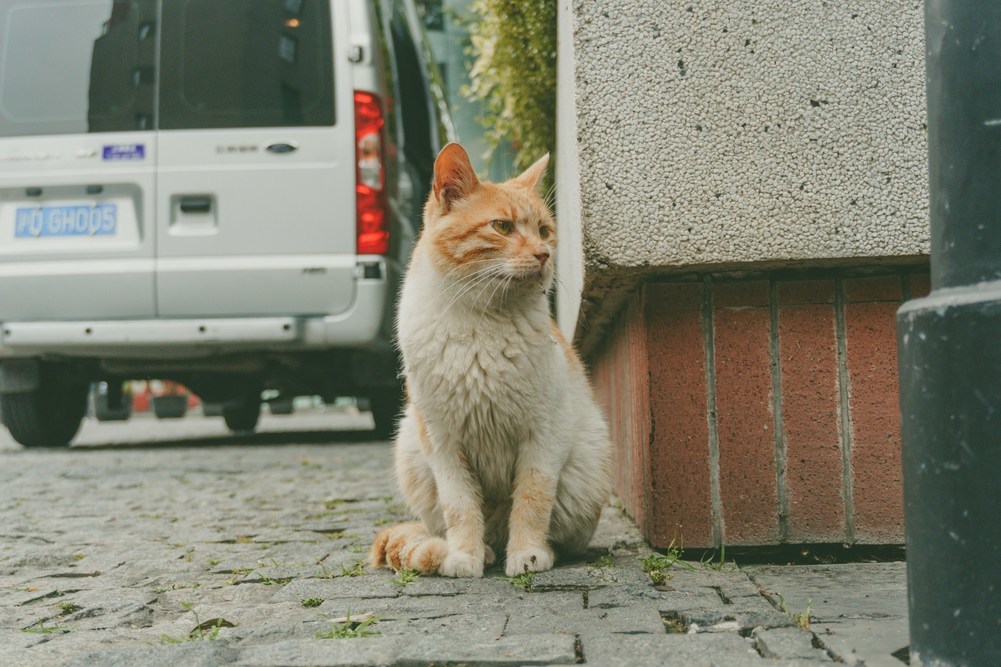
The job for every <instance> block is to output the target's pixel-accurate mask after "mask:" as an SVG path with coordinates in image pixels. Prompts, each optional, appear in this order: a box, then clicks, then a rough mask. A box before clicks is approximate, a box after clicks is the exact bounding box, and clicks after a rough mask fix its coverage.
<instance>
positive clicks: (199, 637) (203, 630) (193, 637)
mask: <svg viewBox="0 0 1001 667" xmlns="http://www.w3.org/2000/svg"><path fill="white" fill-rule="evenodd" d="M181 607H183V608H184V609H185V610H186V611H190V612H191V613H192V614H193V615H194V617H195V627H194V628H192V629H191V632H189V633H188V636H187V637H172V636H171V635H160V643H161V644H181V643H183V642H194V641H212V640H214V639H217V638H218V637H219V632H220V630H222V629H223V628H232V627H234V626H233V624H232V623H230V622H229V621H227V620H226V619H225V618H212V619H209V620H207V621H202V620H201V619H200V618H199V617H198V612H197V611H196V610H195V608H194V606H193V605H192V604H191V603H190V602H182V603H181Z"/></svg>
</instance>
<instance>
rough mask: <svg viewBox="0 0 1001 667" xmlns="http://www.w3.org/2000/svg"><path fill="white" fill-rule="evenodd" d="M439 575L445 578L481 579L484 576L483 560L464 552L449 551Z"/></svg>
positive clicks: (439, 569)
mask: <svg viewBox="0 0 1001 667" xmlns="http://www.w3.org/2000/svg"><path fill="white" fill-rule="evenodd" d="M438 573H439V574H441V575H443V576H445V577H473V578H479V577H482V576H483V559H481V558H476V557H475V556H470V555H469V554H467V553H465V552H463V551H449V552H448V555H447V556H445V560H444V561H442V563H441V567H440V568H438Z"/></svg>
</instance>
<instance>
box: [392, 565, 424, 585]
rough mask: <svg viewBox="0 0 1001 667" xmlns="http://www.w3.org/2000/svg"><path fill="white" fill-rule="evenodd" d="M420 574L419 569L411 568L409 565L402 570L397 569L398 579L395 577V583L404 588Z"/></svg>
mask: <svg viewBox="0 0 1001 667" xmlns="http://www.w3.org/2000/svg"><path fill="white" fill-rule="evenodd" d="M418 576H419V575H418V574H417V570H411V569H410V568H409V567H405V568H403V569H402V570H397V572H396V579H393V583H394V584H396V585H397V586H399V587H400V588H404V587H405V586H406V585H407V584H409V583H410V582H411V581H413V580H414V579H416V578H417V577H418Z"/></svg>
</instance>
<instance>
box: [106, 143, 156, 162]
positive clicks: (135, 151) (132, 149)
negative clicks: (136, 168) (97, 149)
mask: <svg viewBox="0 0 1001 667" xmlns="http://www.w3.org/2000/svg"><path fill="white" fill-rule="evenodd" d="M145 157H146V146H144V145H143V144H111V145H110V146H105V147H104V153H103V158H104V159H105V160H142V159H145Z"/></svg>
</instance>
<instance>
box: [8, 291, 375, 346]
mask: <svg viewBox="0 0 1001 667" xmlns="http://www.w3.org/2000/svg"><path fill="white" fill-rule="evenodd" d="M356 289H357V292H356V295H355V300H354V303H353V304H352V306H351V308H349V309H348V310H346V311H345V312H343V313H340V314H338V315H313V316H284V317H227V318H185V319H137V320H92V321H84V320H76V321H71V322H58V321H41V322H2V323H0V358H11V357H32V356H39V355H46V354H57V355H64V356H71V357H118V358H143V357H150V356H159V357H170V358H198V357H206V356H212V355H215V354H220V353H226V352H240V351H251V350H258V349H263V350H310V349H329V348H367V347H374V346H375V347H378V346H381V345H382V344H385V342H386V341H383V340H382V338H383V337H385V336H384V335H383V332H382V331H381V329H382V325H383V322H384V321H385V319H386V312H387V303H386V299H387V293H388V291H389V290H388V285H387V282H386V281H385V280H359V281H357V282H356Z"/></svg>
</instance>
